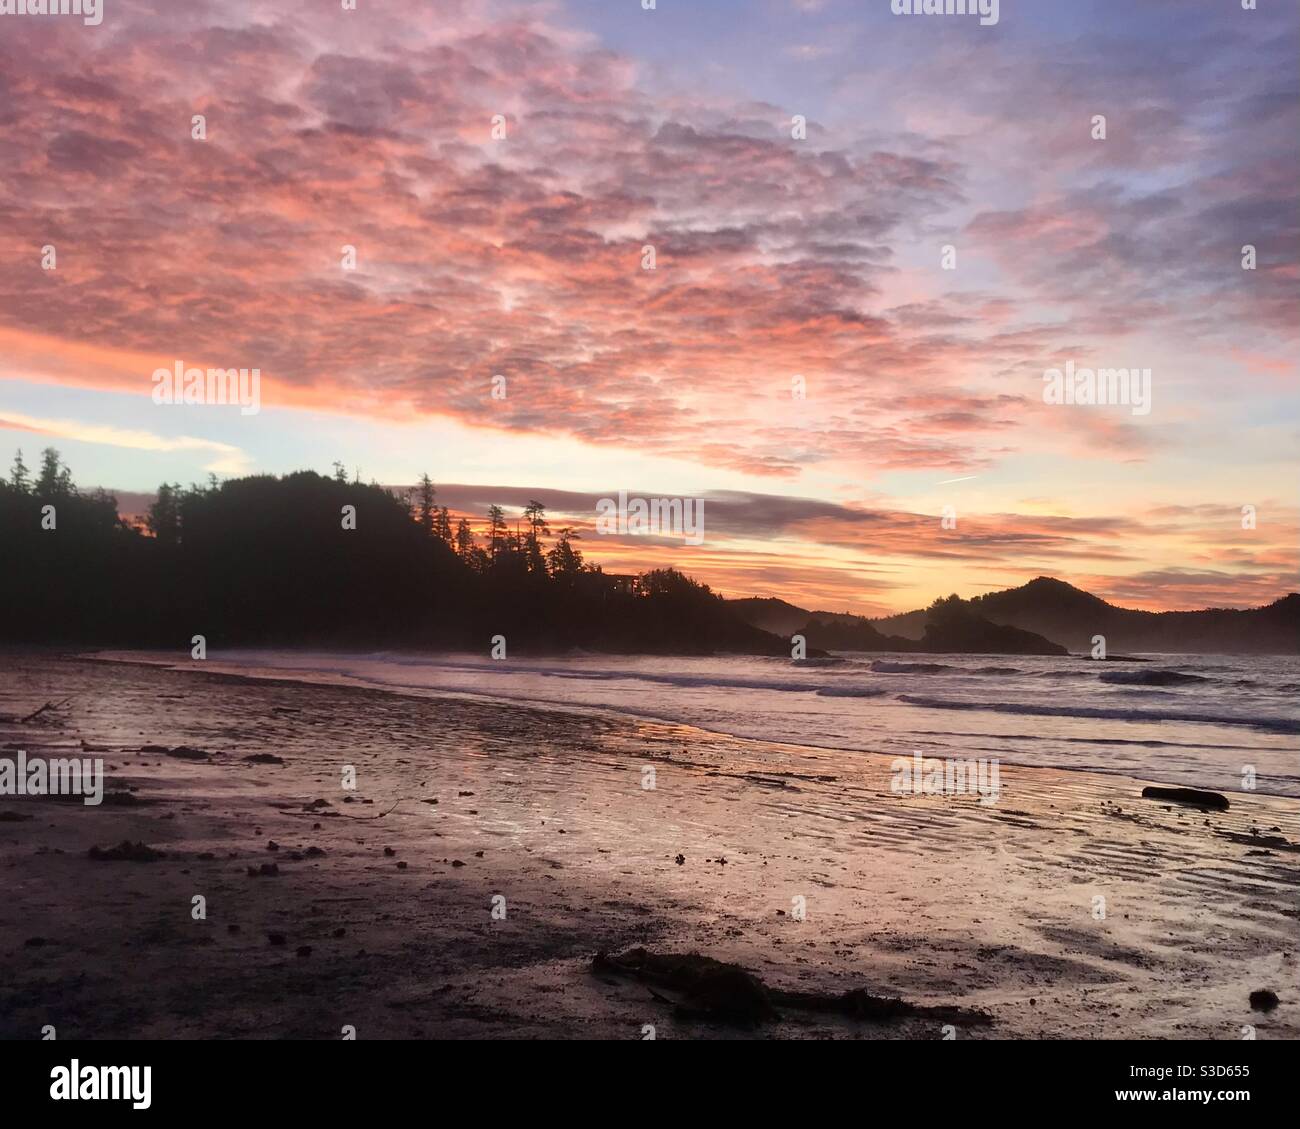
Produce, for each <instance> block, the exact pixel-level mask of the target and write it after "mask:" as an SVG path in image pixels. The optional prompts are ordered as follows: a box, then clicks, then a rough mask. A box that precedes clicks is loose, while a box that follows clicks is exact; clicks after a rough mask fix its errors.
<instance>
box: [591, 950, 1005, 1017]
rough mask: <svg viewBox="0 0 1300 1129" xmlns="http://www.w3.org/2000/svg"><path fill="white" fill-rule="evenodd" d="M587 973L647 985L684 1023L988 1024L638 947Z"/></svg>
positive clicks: (953, 1010)
mask: <svg viewBox="0 0 1300 1129" xmlns="http://www.w3.org/2000/svg"><path fill="white" fill-rule="evenodd" d="M591 969H592V972H594V973H596V974H598V975H600V974H604V975H613V976H625V977H631V978H633V979H636V980H640V981H642V982H644V983H647V984H650V985H652V989H651V995H653V996H654V997H655V998H656V999H658V1000H660V1001H662V1002H664V1003H670V1004H673V1005H674V1007H675V1010H676V1012H677V1014H678V1015H679V1016H681V1017H682V1018H684V1019H704V1020H712V1021H715V1022H720V1023H732V1024H737V1025H740V1026H755V1025H757V1024H760V1023H770V1022H773V1021H776V1020H779V1019H780V1018H781V1016H780V1013H779V1012H778V1011H777V1010H776V1009H777V1007H784V1008H791V1009H795V1010H799V1011H812V1012H820V1013H824V1014H832V1015H843V1016H846V1017H848V1018H850V1019H862V1020H874V1021H880V1022H883V1021H891V1020H896V1019H914V1018H922V1019H930V1020H933V1021H935V1022H936V1023H951V1024H953V1025H954V1026H963V1027H984V1026H988V1025H990V1024H992V1022H993V1017H992V1016H991V1015H989V1014H988V1013H987V1012H983V1011H978V1010H975V1009H972V1008H962V1007H930V1006H926V1005H923V1004H910V1003H907V1002H906V1001H904V1000H900V999H895V998H894V997H891V996H875V995H872V994H871V993H870V992H868V991H866V990H865V989H862V988H854V989H853V990H851V991H848V992H843V993H840V994H838V995H832V994H826V993H821V992H788V991H783V990H781V989H777V988H769V987H768V986H767V985H766V984H764V983H763V981H762V980H760V979H759V978H758V977H757V976H754V975H753V974H752V973H750V972H747V971H746V970H745V969H743V968H741V967H740V965H738V964H727V963H725V962H723V961H719V960H714V959H713V958H712V957H706V956H701V955H700V954H699V953H687V954H684V955H683V954H675V953H662V954H661V953H650V952H647V951H646V950H645V949H641V948H636V949H630V950H629V951H628V952H626V953H623V954H622V955H621V956H611V955H610V954H608V953H603V952H602V953H597V954H596V956H595V957H594V958H593V959H592V962H591ZM654 988H663V989H665V990H667V991H670V992H673V993H675V997H676V998H670V997H666V996H663V995H661V994H659V993H658V992H656V991H654Z"/></svg>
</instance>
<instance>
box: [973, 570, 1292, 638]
mask: <svg viewBox="0 0 1300 1129" xmlns="http://www.w3.org/2000/svg"><path fill="white" fill-rule="evenodd" d="M967 602H968V603H969V604H970V606H971V608H972V609H974V610H975V611H976V612H978V613H979V614H980V615H982V616H984V617H985V618H986V619H989V620H991V621H992V622H994V623H1002V624H1009V625H1011V626H1013V627H1019V628H1023V629H1024V630H1026V631H1036V632H1038V633H1039V634H1041V635H1046V636H1047V637H1048V638H1049V639H1055V640H1056V641H1057V642H1060V643H1064V644H1065V645H1066V646H1067V647H1069V648H1070V650H1071V651H1088V650H1091V648H1092V645H1093V644H1092V640H1093V636H1095V635H1103V636H1105V638H1106V650H1107V651H1108V652H1109V653H1112V654H1113V653H1116V652H1123V651H1160V652H1170V653H1179V654H1182V653H1198V654H1207V653H1210V654H1213V653H1219V654H1285V655H1294V654H1300V595H1297V594H1296V593H1294V592H1293V593H1291V594H1290V595H1288V596H1284V597H1283V598H1282V599H1280V600H1275V601H1274V602H1273V603H1271V604H1268V605H1267V606H1265V607H1261V608H1250V609H1247V610H1242V611H1238V610H1235V609H1229V608H1207V609H1205V610H1204V611H1189V612H1145V611H1137V610H1135V609H1133V608H1119V607H1115V606H1114V605H1113V604H1108V603H1107V602H1106V601H1105V600H1103V599H1101V598H1100V597H1098V596H1094V595H1092V594H1091V593H1089V592H1084V591H1081V590H1080V589H1078V588H1075V587H1074V586H1073V585H1071V584H1067V583H1065V581H1063V580H1055V579H1053V578H1051V577H1047V576H1040V577H1038V578H1037V579H1036V580H1031V581H1030V582H1029V583H1028V584H1024V585H1021V586H1020V587H1019V588H1008V589H1007V590H1006V591H1003V592H991V593H989V594H988V595H986V596H977V597H975V598H974V599H973V600H969V601H967Z"/></svg>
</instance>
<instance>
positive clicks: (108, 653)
mask: <svg viewBox="0 0 1300 1129" xmlns="http://www.w3.org/2000/svg"><path fill="white" fill-rule="evenodd" d="M269 653H272V654H280V653H284V652H281V651H275V652H269ZM339 653H342V654H348V655H355V656H356V657H361V658H364V657H367V656H368V655H370V654H372V653H373V652H367V651H358V652H339ZM397 653H402V654H410V655H412V656H418V657H425V658H437V657H445V653H444V652H426V651H409V652H397ZM59 655H60V656H61V657H67V658H76V659H84V660H86V661H93V662H106V663H122V664H125V665H136V666H144V667H150V668H161V669H166V670H174V671H175V672H177V673H208V674H212V675H224V676H226V677H230V678H235V679H238V678H246V679H254V680H257V681H261V682H277V683H286V684H290V685H306V686H347V687H352V688H354V689H360V690H370V691H373V692H374V693H381V694H393V695H397V696H399V697H406V698H424V699H450V700H455V701H464V702H474V703H479V704H491V705H497V706H501V707H509V708H512V709H526V710H538V711H541V712H544V713H558V714H566V715H570V716H573V717H578V718H583V717H592V718H599V719H602V720H605V721H631V722H633V723H646V724H666V725H676V726H679V727H680V728H682V729H683V730H684V731H694V732H698V733H700V734H703V735H706V736H708V737H710V738H715V737H721V738H726V739H729V740H732V741H737V742H741V743H745V744H750V743H752V744H755V745H762V746H769V747H772V748H779V749H785V750H788V751H789V752H790V753H791V754H792V755H796V756H798V755H811V754H815V753H818V752H823V753H824V752H837V753H843V754H845V755H852V756H860V757H864V758H871V757H877V758H879V757H883V758H887V759H889V760H891V761H892V760H894V759H896V758H898V757H899V756H900V754H898V753H889V752H884V751H882V750H880V749H867V748H861V747H859V746H856V745H855V746H844V745H836V744H831V743H827V744H822V745H817V744H807V743H802V742H798V741H789V740H775V739H769V738H759V737H754V736H751V735H747V734H744V733H737V732H733V731H731V730H729V729H724V728H721V727H715V728H710V727H708V726H705V725H701V724H698V723H696V722H688V721H680V722H679V721H672V720H670V719H665V718H662V717H658V716H656V715H654V714H649V713H644V712H639V711H636V710H633V709H621V708H619V707H617V706H612V705H597V704H585V703H575V702H565V701H557V700H553V699H541V698H527V697H510V696H507V695H500V694H491V693H476V692H470V691H465V690H459V689H455V690H453V689H441V688H435V687H425V686H412V685H400V684H386V683H379V682H372V681H367V680H366V679H363V678H360V677H358V676H356V675H351V674H335V673H324V672H321V671H312V670H309V669H300V670H293V669H288V668H284V667H276V666H274V665H268V666H265V667H257V666H246V665H241V664H237V663H223V662H222V660H221V659H220V658H214V659H205V660H203V665H202V666H201V667H200V666H196V665H195V664H194V662H193V661H192V660H190V661H187V660H185V659H181V658H176V657H162V655H161V654H160V653H159V652H133V651H120V650H98V651H61V652H59ZM144 656H152V657H144ZM1080 657H1081V658H1085V657H1086V656H1080ZM1088 661H1091V660H1088ZM1106 661H1114V660H1110V659H1108V660H1106ZM1133 661H1143V662H1145V661H1148V660H1146V659H1141V660H1133ZM259 671H260V672H261V673H259ZM907 699H908V696H906V695H904V696H903V700H907ZM950 708H951V709H952V711H953V712H955V713H962V712H965V707H962V708H958V707H950ZM972 708H973V707H972ZM1019 716H1021V717H1022V718H1024V719H1026V720H1027V719H1032V718H1033V717H1034V716H1038V715H1035V714H1033V713H1026V714H1021V715H1019ZM1043 716H1048V717H1050V716H1053V715H1052V714H1051V713H1050V711H1049V712H1047V713H1046V714H1044V715H1043ZM1155 723H1157V724H1158V722H1155ZM1204 724H1206V725H1219V724H1221V722H1219V721H1217V720H1213V721H1212V720H1206V721H1205V722H1204ZM1242 724H1246V723H1242ZM1260 732H1262V733H1266V734H1271V733H1273V731H1272V730H1270V729H1269V728H1268V727H1267V726H1262V727H1261V728H1260ZM1024 739H1026V740H1030V739H1031V738H1030V736H1029V735H1028V734H1026V735H1024ZM1068 740H1075V739H1073V738H1069V739H1068ZM1132 743H1135V744H1146V745H1149V746H1153V747H1154V746H1159V745H1160V744H1162V742H1160V741H1159V740H1155V739H1153V740H1151V741H1149V742H1136V741H1135V742H1132ZM901 755H906V756H909V757H910V756H911V755H912V754H910V753H909V754H901ZM933 756H934V757H935V758H937V759H944V758H943V757H941V756H938V755H937V754H934V755H933ZM927 759H932V757H931V755H930V754H927ZM993 759H995V760H997V761H998V762H999V763H1001V764H1003V765H1007V766H1009V767H1017V768H1025V769H1037V770H1044V771H1051V772H1064V773H1071V774H1073V773H1081V774H1085V775H1089V776H1100V777H1105V778H1110V779H1114V780H1118V781H1128V782H1130V783H1136V784H1140V785H1144V786H1145V785H1155V786H1162V787H1188V786H1192V787H1203V788H1206V789H1209V790H1212V791H1217V792H1221V793H1226V794H1228V795H1229V796H1243V797H1258V796H1277V797H1279V798H1284V799H1291V800H1295V801H1297V802H1300V796H1292V795H1288V794H1287V793H1286V792H1269V791H1266V790H1264V789H1246V788H1243V787H1241V786H1236V785H1227V784H1223V783H1222V782H1216V783H1214V784H1213V785H1210V784H1201V783H1195V784H1189V783H1188V782H1186V781H1182V780H1178V779H1174V778H1173V777H1168V776H1147V775H1139V774H1137V773H1134V772H1131V771H1127V770H1125V769H1123V768H1115V769H1108V768H1105V767H1102V766H1097V765H1089V766H1087V767H1074V766H1072V765H1065V764H1054V765H1041V764H1035V763H1033V762H1031V761H1025V760H1017V759H1015V753H1014V752H1011V753H1010V754H1008V753H1007V752H1006V751H1001V752H999V754H998V756H997V757H996V758H993Z"/></svg>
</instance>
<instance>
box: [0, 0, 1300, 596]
mask: <svg viewBox="0 0 1300 1129" xmlns="http://www.w3.org/2000/svg"><path fill="white" fill-rule="evenodd" d="M5 7H6V5H4V4H0V11H3V10H4V8H5ZM1297 47H1300V9H1298V8H1297V6H1296V5H1295V4H1281V3H1270V2H1264V3H1261V4H1259V5H1258V8H1257V9H1256V10H1247V9H1243V8H1242V7H1241V6H1240V4H1238V3H1235V2H1233V0H1146V2H1144V3H1142V4H1140V5H1137V4H1133V3H1132V2H1131V0H1117V2H1096V3H1069V2H1068V0H1060V2H1057V3H1051V4H1044V3H1040V2H1037V0H1036V2H1033V3H1029V2H1027V0H1021V2H1016V0H1003V2H1002V3H1001V5H1000V6H999V13H998V20H997V22H996V23H995V24H990V25H982V24H981V23H980V20H979V18H978V17H977V16H968V15H956V14H953V15H895V14H894V13H893V12H892V10H891V4H890V2H889V0H748V2H742V0H710V2H709V3H708V4H703V3H686V2H685V0H657V3H656V4H655V6H654V8H653V9H650V10H647V9H645V8H644V7H643V6H642V2H641V0H553V2H547V3H513V2H505V0H501V2H495V0H442V2H437V3H422V2H415V0H411V2H397V0H392V2H381V0H357V3H356V5H355V10H348V9H345V8H344V7H343V3H342V0H338V2H336V0H274V2H271V0H246V2H239V0H221V2H211V0H158V2H146V0H103V13H102V21H101V22H100V23H99V24H98V25H95V26H88V25H86V23H85V22H84V20H83V19H82V18H81V17H78V16H72V15H58V16H49V15H46V16H41V15H17V14H15V15H4V14H0V458H3V460H4V461H5V462H7V461H8V459H9V458H10V457H11V455H12V451H13V450H14V449H17V448H20V447H21V448H22V449H23V451H24V453H25V456H26V460H27V462H28V464H29V465H30V464H34V463H35V462H36V461H37V453H38V451H39V450H40V449H41V448H43V447H45V446H50V445H52V446H55V447H57V448H58V449H59V450H60V451H61V452H62V453H63V455H64V457H65V460H66V461H67V462H68V464H69V465H70V466H71V468H72V471H73V474H74V476H75V478H76V480H77V481H78V483H80V484H82V485H83V486H86V485H96V486H102V487H104V488H107V489H110V490H113V491H115V492H117V493H118V495H119V498H120V499H121V508H122V509H123V511H124V512H135V511H136V510H138V508H139V506H141V505H143V499H142V496H143V495H145V494H147V493H148V492H150V491H152V490H153V489H155V488H156V486H157V484H158V483H160V482H162V481H178V482H183V483H184V482H191V481H202V480H204V479H206V478H207V476H208V475H209V474H210V473H212V474H216V475H217V476H218V477H219V478H224V477H229V476H236V475H241V474H251V473H275V474H279V473H285V472H288V471H292V470H297V469H303V468H311V469H316V470H319V471H321V472H323V473H328V472H329V470H330V466H331V464H332V463H334V462H335V461H336V460H337V461H340V462H342V463H343V464H345V465H346V466H347V467H348V468H349V470H350V471H352V472H354V473H358V474H359V475H360V476H361V477H362V479H363V480H366V481H371V480H373V481H377V482H380V483H383V484H387V485H393V486H401V485H403V484H409V483H412V482H414V481H415V480H416V479H417V478H418V477H419V475H420V474H421V473H424V472H427V473H428V474H429V475H430V476H431V477H432V478H433V479H434V480H435V482H437V483H438V484H439V490H440V500H441V501H443V502H444V503H445V504H447V505H448V506H449V507H451V508H452V509H453V511H454V512H456V513H468V514H471V515H481V514H482V513H483V512H484V511H485V509H486V507H487V505H489V504H492V503H494V502H496V503H499V504H501V505H502V506H503V507H505V509H506V511H507V514H508V515H514V514H517V513H518V512H519V509H520V508H521V507H522V506H523V505H525V504H526V503H527V501H528V500H529V499H531V498H538V499H540V500H542V501H544V502H545V503H546V504H547V505H548V507H549V509H550V511H551V514H552V524H553V526H559V525H570V526H573V527H574V528H576V529H578V530H579V531H580V532H581V533H582V541H581V547H582V549H583V550H584V551H585V552H586V553H587V555H588V558H589V559H590V560H593V561H597V562H599V563H601V564H602V565H603V566H604V567H605V568H606V569H607V570H608V571H616V572H629V571H637V570H640V569H644V568H650V567H662V566H666V565H674V566H676V567H679V568H681V569H683V570H684V571H686V572H688V573H690V574H691V575H693V576H696V577H698V578H699V579H702V580H704V581H706V582H708V583H710V584H711V585H713V586H714V587H715V588H717V589H719V590H721V591H723V592H724V593H726V594H727V595H729V596H748V595H759V596H769V595H774V596H781V597H783V598H786V599H789V600H791V601H792V602H795V603H798V604H801V605H802V606H805V607H817V608H823V609H828V610H837V611H855V612H860V613H863V614H869V615H877V614H885V613H888V612H891V611H905V610H908V609H910V608H914V607H918V606H924V605H925V604H927V603H929V602H930V600H931V599H933V598H934V597H935V596H936V595H940V594H946V593H948V592H957V593H958V594H960V595H963V596H974V595H978V594H980V593H983V592H987V591H992V590H997V589H1001V588H1006V587H1011V586H1013V585H1016V584H1019V583H1022V582H1024V581H1026V580H1028V579H1031V578H1033V577H1035V576H1038V575H1053V576H1059V577H1061V578H1063V579H1066V580H1068V581H1070V582H1071V583H1074V584H1076V585H1078V586H1080V587H1083V588H1086V589H1088V590H1089V591H1093V592H1096V593H1097V594H1098V595H1101V596H1103V597H1104V598H1106V599H1109V600H1111V601H1112V602H1116V603H1121V604H1124V605H1127V606H1132V607H1144V608H1151V609H1155V610H1160V609H1167V608H1193V607H1204V606H1230V607H1246V606H1253V605H1258V604H1262V603H1267V602H1270V601H1272V600H1273V599H1276V598H1277V597H1278V596H1280V595H1282V594H1284V593H1285V592H1288V591H1292V590H1295V589H1297V588H1300V575H1298V568H1297V557H1298V546H1300V497H1298V496H1297V486H1298V484H1300V475H1298V473H1297V471H1298V465H1297V463H1298V460H1297V450H1300V446H1298V442H1297V441H1298V440H1300V419H1298V416H1300V412H1298V411H1297V395H1296V390H1297V382H1298V379H1297V378H1298V377H1300V372H1298V371H1297V369H1298V358H1297V348H1296V346H1297V337H1298V336H1300V316H1297V315H1298V313H1300V302H1298V301H1297V299H1298V297H1300V269H1298V268H1297V254H1298V252H1300V202H1298V200H1297V185H1298V184H1300V153H1298V149H1300V91H1298V89H1297V86H1298V83H1300V76H1298V75H1297V69H1296V66H1295V59H1296V55H1297ZM195 115H202V117H203V127H204V128H203V130H202V133H203V136H202V137H196V136H195V134H196V128H195V125H194V118H195ZM1099 116H1100V117H1102V118H1104V136H1102V135H1101V126H1100V125H1099V123H1098V117H1099ZM494 122H496V123H497V124H496V126H495V128H494ZM801 122H802V123H803V126H802V128H800V123H801ZM1246 246H1250V247H1253V248H1254V252H1253V253H1254V258H1255V261H1254V269H1244V268H1243V259H1244V253H1243V248H1244V247H1246ZM345 247H352V248H355V257H356V262H355V268H352V265H351V263H350V262H345V252H344V248H345ZM647 247H653V249H654V256H653V269H647V265H648V262H649V260H648V258H647V254H646V251H645V248H647ZM48 248H53V249H54V259H53V263H51V261H50V255H49V252H48V251H47V249H48ZM178 361H179V362H182V363H183V365H184V366H185V367H189V366H196V367H201V368H207V367H214V366H215V367H222V368H236V367H243V368H249V369H253V368H256V369H258V370H259V372H260V376H261V383H260V401H261V403H260V411H259V412H257V413H256V414H244V413H241V412H240V410H239V408H238V407H235V406H231V405H221V404H165V403H164V404H160V403H157V402H155V398H154V396H153V392H154V388H155V382H154V380H153V374H154V372H155V371H156V370H157V369H159V368H160V367H163V368H169V369H170V368H172V367H173V366H174V365H175V364H176V363H177V362H178ZM1067 364H1070V365H1072V366H1074V368H1076V369H1085V368H1087V369H1094V370H1095V369H1100V368H1129V369H1133V370H1147V369H1149V370H1150V373H1151V376H1150V400H1149V410H1148V411H1141V410H1135V408H1136V407H1137V405H1134V404H1129V403H1108V404H1087V403H1051V402H1047V400H1046V399H1045V396H1044V389H1045V383H1044V374H1045V373H1047V372H1048V371H1049V370H1052V369H1061V370H1063V369H1064V368H1065V367H1066V365H1067ZM496 376H503V377H504V378H505V381H504V384H503V385H502V384H498V385H497V390H498V395H496V396H494V395H493V390H494V382H493V378H494V377H496ZM502 389H504V396H501V395H500V392H501V390H502ZM619 491H626V492H627V494H628V495H629V496H634V497H636V496H639V497H645V498H682V499H700V500H703V503H704V511H703V512H704V525H705V536H704V540H703V543H702V544H699V545H691V544H688V543H686V542H687V539H685V538H683V537H681V536H675V535H673V533H672V532H671V531H669V532H666V533H664V535H662V536H652V537H645V536H642V537H634V536H626V535H624V536H619V535H602V534H601V533H599V532H597V530H596V529H595V528H594V524H595V519H596V504H597V502H598V501H599V499H601V498H604V497H611V498H616V497H617V495H618V492H619ZM1243 507H1252V509H1251V510H1249V511H1247V512H1249V513H1250V514H1251V515H1252V518H1251V520H1246V519H1244V518H1243Z"/></svg>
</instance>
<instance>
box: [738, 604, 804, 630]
mask: <svg viewBox="0 0 1300 1129" xmlns="http://www.w3.org/2000/svg"><path fill="white" fill-rule="evenodd" d="M726 604H727V609H728V610H729V611H730V612H731V613H732V615H734V616H735V617H736V618H737V619H739V620H740V621H741V622H742V623H747V624H749V625H750V626H751V627H757V628H758V629H759V630H760V631H767V632H770V633H771V634H773V635H787V636H788V635H792V634H793V633H794V632H796V631H798V630H799V628H801V627H802V626H803V625H804V624H805V623H807V622H808V616H809V614H810V613H809V612H808V610H807V609H806V608H798V607H795V605H794V604H788V603H786V601H785V600H778V599H777V598H776V597H775V596H768V597H766V598H764V597H759V596H751V597H749V598H748V599H743V600H727V601H726Z"/></svg>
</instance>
